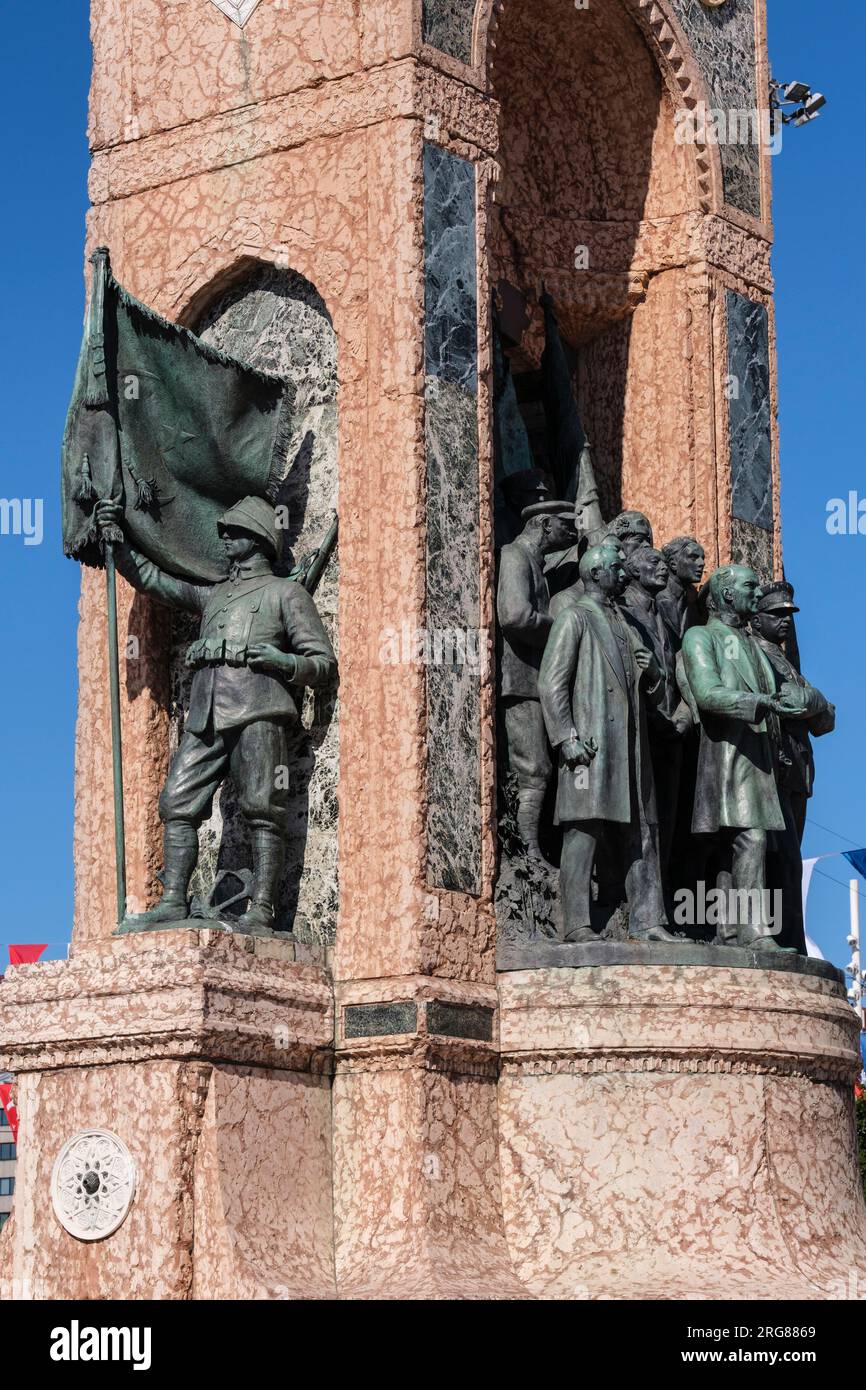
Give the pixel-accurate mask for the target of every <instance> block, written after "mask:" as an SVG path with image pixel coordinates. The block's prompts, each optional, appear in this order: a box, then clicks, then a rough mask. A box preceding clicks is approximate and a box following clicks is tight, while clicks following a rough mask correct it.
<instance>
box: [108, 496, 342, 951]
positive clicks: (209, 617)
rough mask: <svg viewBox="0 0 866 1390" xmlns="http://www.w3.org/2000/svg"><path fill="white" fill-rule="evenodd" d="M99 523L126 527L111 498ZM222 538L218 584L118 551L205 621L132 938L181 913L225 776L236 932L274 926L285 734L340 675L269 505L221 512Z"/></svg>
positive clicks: (132, 578)
mask: <svg viewBox="0 0 866 1390" xmlns="http://www.w3.org/2000/svg"><path fill="white" fill-rule="evenodd" d="M96 516H97V522H98V524H99V526H100V528H101V529H102V530H105V529H108V528H111V527H112V526H114V527H119V526H121V525H122V522H123V512H122V509H121V507H120V506H119V505H118V504H117V503H113V502H100V503H98V505H97V508H96ZM219 531H220V534H221V536H222V538H223V545H224V548H225V553H226V562H227V570H228V574H227V577H226V578H225V579H224V580H222V581H220V582H219V583H217V584H192V583H189V582H187V581H185V580H182V579H177V578H175V577H174V576H173V575H170V574H167V573H165V571H163V570H160V569H159V568H158V567H157V566H156V565H154V564H153V563H152V562H151V561H150V560H148V559H146V558H145V557H144V556H143V555H141V554H139V553H138V551H136V550H134V549H133V548H132V547H131V546H130V545H129V544H128V543H126V542H124V543H123V544H119V545H115V550H114V555H115V562H116V564H117V568H118V570H119V571H120V573H121V574H122V575H123V576H124V577H125V578H126V579H127V580H128V581H129V583H130V584H132V585H133V587H134V588H136V589H138V590H140V591H141V592H142V593H146V594H149V595H151V596H152V597H153V598H155V599H157V600H158V601H160V602H161V603H165V604H167V605H168V606H169V607H172V608H180V609H185V610H187V611H189V612H192V613H197V614H198V615H199V616H200V618H201V626H200V629H199V636H198V639H197V640H196V641H195V642H194V643H193V644H192V646H191V647H190V648H189V650H188V652H187V657H186V660H187V665H189V666H190V667H192V669H193V670H194V672H195V674H194V676H193V681H192V689H191V693H190V703H189V711H188V713H187V717H186V721H185V725H184V732H183V736H182V738H181V741H180V746H179V748H178V751H177V754H176V755H175V758H174V761H173V762H172V765H171V769H170V771H169V775H168V779H167V781H166V784H165V787H164V788H163V791H162V795H161V797H160V801H159V814H160V819H161V820H162V822H163V826H164V849H165V870H164V878H163V884H164V891H163V896H162V900H161V901H160V903H159V904H158V905H157V906H156V907H155V908H153V909H152V910H151V911H150V912H147V913H144V914H141V915H140V916H139V917H136V918H132V919H128V921H127V923H126V926H127V927H131V928H134V929H138V930H147V929H149V928H156V927H159V926H162V925H165V924H168V923H174V922H181V921H184V920H185V919H187V918H188V917H189V903H188V891H189V882H190V879H191V877H192V873H193V870H194V868H195V865H196V861H197V858H198V834H197V832H198V827H199V826H200V825H201V824H202V822H203V821H204V820H206V819H207V817H208V815H209V814H210V808H211V804H212V801H213V798H214V795H215V793H216V791H217V789H218V787H219V786H220V784H221V783H222V781H223V780H224V778H225V776H226V774H227V773H229V772H230V773H231V777H232V780H233V782H234V784H235V787H236V789H237V792H238V797H239V800H240V805H241V811H242V813H243V815H244V818H245V820H246V822H247V825H248V826H249V829H250V835H251V839H252V847H253V888H252V894H251V899H250V904H249V907H248V909H247V911H246V913H245V914H244V916H243V917H242V918H241V919H240V922H239V924H238V928H239V930H241V931H244V932H251V933H255V932H262V931H264V932H267V931H269V930H271V929H272V928H273V925H274V910H275V902H276V895H277V891H278V888H279V882H280V876H281V870H282V865H283V857H284V843H285V837H286V833H287V828H288V824H287V822H288V783H287V779H286V778H280V777H279V776H278V775H277V770H278V769H279V768H283V767H285V765H286V763H287V759H288V743H287V730H288V729H289V728H290V727H291V726H293V725H294V724H296V723H297V722H298V719H299V714H298V701H299V698H300V694H301V691H302V690H303V687H304V686H312V687H318V686H323V685H326V684H327V683H328V682H329V681H330V680H331V679H332V677H333V675H334V673H335V671H336V659H335V656H334V651H333V648H332V647H331V643H330V641H329V639H328V636H327V633H326V632H325V629H324V627H323V625H322V620H321V618H320V617H319V614H318V612H317V610H316V606H315V604H314V603H313V600H312V598H311V597H310V595H309V594H308V593H307V591H306V590H305V589H304V588H303V586H302V585H301V584H298V583H295V582H294V581H293V580H291V579H283V578H279V577H278V576H277V575H275V574H274V571H273V564H274V562H275V561H277V560H278V559H279V557H280V549H281V538H282V533H281V531H280V530H279V528H278V526H277V518H276V513H275V511H274V508H273V507H272V506H271V505H270V504H269V503H268V502H266V501H264V500H263V499H262V498H260V497H247V498H245V499H244V500H243V501H241V502H239V503H238V504H237V505H236V506H234V507H232V508H231V509H230V511H228V512H226V513H225V514H224V516H223V517H222V518H221V519H220V522H219Z"/></svg>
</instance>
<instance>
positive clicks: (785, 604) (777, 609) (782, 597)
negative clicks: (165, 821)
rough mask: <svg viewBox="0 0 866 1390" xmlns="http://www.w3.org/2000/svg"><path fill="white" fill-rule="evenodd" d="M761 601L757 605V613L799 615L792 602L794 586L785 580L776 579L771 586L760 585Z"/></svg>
mask: <svg viewBox="0 0 866 1390" xmlns="http://www.w3.org/2000/svg"><path fill="white" fill-rule="evenodd" d="M761 589H762V591H763V592H762V594H761V600H760V602H759V604H758V612H759V613H781V612H783V611H784V612H787V613H799V611H800V610H799V608H798V607H797V605H796V604H795V602H794V586H793V584H789V583H788V582H787V580H785V579H778V580H776V581H775V583H773V584H762V585H761Z"/></svg>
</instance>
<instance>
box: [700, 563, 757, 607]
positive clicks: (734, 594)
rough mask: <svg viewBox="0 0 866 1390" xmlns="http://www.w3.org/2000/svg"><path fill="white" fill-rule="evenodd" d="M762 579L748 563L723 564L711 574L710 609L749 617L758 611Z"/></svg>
mask: <svg viewBox="0 0 866 1390" xmlns="http://www.w3.org/2000/svg"><path fill="white" fill-rule="evenodd" d="M762 594H763V590H762V589H761V581H760V579H759V578H758V576H757V574H756V573H755V571H754V570H753V569H749V567H748V566H747V565H723V566H722V567H721V569H717V570H715V571H714V573H713V574H712V575H711V576H710V601H709V606H710V610H711V612H713V613H733V614H736V616H737V617H738V618H743V619H748V618H751V617H753V615H754V614H755V613H757V611H758V604H759V602H760V600H761V597H762Z"/></svg>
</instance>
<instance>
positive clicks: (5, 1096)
mask: <svg viewBox="0 0 866 1390" xmlns="http://www.w3.org/2000/svg"><path fill="white" fill-rule="evenodd" d="M0 1105H2V1107H3V1109H4V1110H5V1111H6V1118H7V1120H8V1121H9V1128H10V1129H11V1131H12V1139H13V1142H14V1143H16V1144H17V1143H18V1111H17V1109H16V1108H15V1106H14V1105H13V1104H12V1086H11V1083H10V1082H8V1081H6V1082H0Z"/></svg>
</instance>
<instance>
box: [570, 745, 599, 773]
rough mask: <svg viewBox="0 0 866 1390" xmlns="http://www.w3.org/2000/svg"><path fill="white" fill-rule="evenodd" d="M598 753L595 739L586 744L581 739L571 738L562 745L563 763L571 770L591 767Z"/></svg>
mask: <svg viewBox="0 0 866 1390" xmlns="http://www.w3.org/2000/svg"><path fill="white" fill-rule="evenodd" d="M597 752H598V744H597V743H596V741H595V739H594V738H588V739H587V740H586V742H585V743H584V742H583V741H582V740H581V739H579V738H570V739H569V740H568V742H567V743H564V744H563V745H562V758H563V762H564V763H565V765H566V767H569V768H575V767H589V765H590V763H591V762H592V760H593V758H594V757H595V755H596V753H597Z"/></svg>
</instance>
